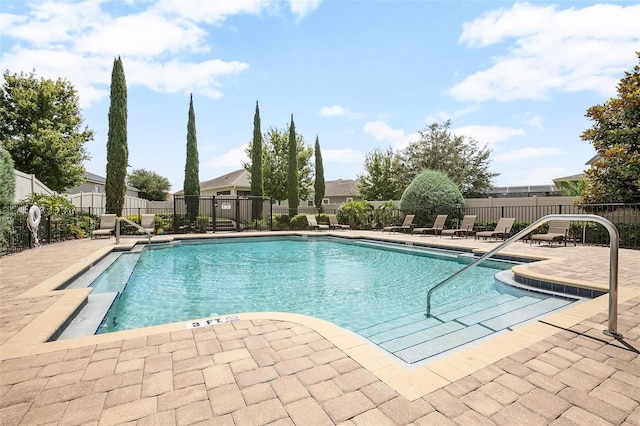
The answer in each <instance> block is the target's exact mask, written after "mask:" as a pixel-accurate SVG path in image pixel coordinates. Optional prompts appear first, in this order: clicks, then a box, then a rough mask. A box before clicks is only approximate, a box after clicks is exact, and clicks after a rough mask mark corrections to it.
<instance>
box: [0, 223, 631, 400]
mask: <svg viewBox="0 0 640 426" xmlns="http://www.w3.org/2000/svg"><path fill="white" fill-rule="evenodd" d="M236 235H237V234H236ZM279 235H285V236H292V235H303V236H305V235H306V236H309V235H323V236H326V235H331V236H340V237H343V238H344V237H345V236H342V235H339V234H338V235H335V234H331V233H324V234H318V233H300V232H298V233H291V232H282V233H269V234H268V236H279ZM256 236H258V235H251V234H244V235H242V236H241V237H256ZM229 237H231V238H234V237H235V238H237V237H238V236H230V235H216V236H211V237H208V238H229ZM155 238H156V239H155V240H154V241H152V243H157V242H166V241H169V239H168V238H166V237H155ZM347 238H350V239H357V238H358V237H355V236H349V237H347ZM175 239H177V240H193V239H196V238H195V237H192V238H175ZM175 239H174V238H171V240H175ZM198 239H201V238H198ZM375 239H376V240H379V241H387V242H388V240H386V239H384V238H383V239H379V238H375ZM141 242H142V241H140V240H135V239H127V240H124V241H121V243H120V244H118V245H114V246H111V247H104V248H102V249H100V250H97V251H96V252H94V253H91V254H90V255H88V256H87V257H85V258H83V259H82V260H81V261H79V262H77V263H76V264H74V265H72V266H70V267H68V268H66V269H65V270H63V271H61V272H60V273H58V274H55V275H54V276H52V277H50V278H48V279H46V280H45V281H43V282H41V283H40V284H38V285H36V286H34V287H32V288H31V289H29V290H27V291H26V292H24V293H23V294H21V295H20V296H19V297H21V298H22V297H41V296H48V295H59V296H60V297H59V298H58V300H57V301H56V302H55V303H54V304H53V305H51V306H50V307H49V308H48V309H46V310H45V311H44V312H43V313H42V314H41V315H39V316H38V317H36V318H35V319H34V320H33V321H32V322H31V323H29V324H28V325H27V326H25V327H24V328H23V329H22V330H21V331H20V332H18V333H17V334H16V335H14V336H12V337H11V338H10V339H9V340H7V341H6V342H5V344H3V345H2V347H0V359H2V360H6V359H12V358H18V357H22V356H28V355H34V354H41V353H48V352H53V351H57V350H63V349H71V348H76V347H81V346H87V345H93V344H98V343H104V342H113V341H117V340H123V339H128V338H133V337H142V336H149V335H154V334H158V333H165V332H171V331H179V330H185V329H186V328H187V326H186V324H187V323H190V322H191V321H181V322H176V323H170V324H163V325H159V326H151V327H145V328H140V329H134V330H127V331H119V332H113V333H107V334H100V335H93V336H86V337H81V338H76V339H69V340H60V341H52V342H48V341H47V340H48V339H49V338H50V337H51V336H53V335H54V334H55V333H56V332H57V330H58V329H60V328H61V327H63V326H64V325H65V323H66V322H68V321H69V320H70V318H72V316H73V314H74V313H75V312H77V311H78V310H79V309H81V308H82V306H83V305H84V304H85V303H86V302H87V298H88V295H89V294H90V292H91V289H90V288H79V289H61V288H62V287H64V286H65V285H66V284H67V283H68V282H70V281H71V280H73V279H74V278H75V277H77V276H79V275H80V274H82V273H84V272H85V271H86V270H88V269H89V268H90V267H91V266H92V265H94V264H95V263H97V262H99V261H100V260H101V259H102V258H103V257H105V256H107V255H108V254H109V253H111V252H112V251H126V250H130V249H131V248H133V247H134V246H135V245H136V244H138V243H141ZM392 242H394V241H392ZM395 242H397V241H395ZM414 245H417V244H414ZM420 245H423V244H420ZM472 251H474V252H475V251H479V252H480V251H481V250H472ZM520 256H521V255H520ZM542 261H544V262H547V261H549V262H557V261H562V258H555V257H547V258H544V260H542ZM518 266H524V265H517V266H515V267H514V268H512V270H513V269H515V268H517V267H518ZM520 273H521V274H522V275H523V276H528V277H529V278H530V279H550V278H553V277H550V276H549V275H545V274H540V273H536V272H534V271H528V270H526V268H523V270H522V271H520ZM553 280H554V281H558V282H562V283H566V284H571V285H576V284H581V285H584V286H585V287H586V288H594V287H597V288H598V289H599V287H598V286H594V285H593V283H587V282H583V281H579V280H564V281H563V280H561V279H555V278H553ZM639 294H640V289H636V288H629V287H622V288H620V289H619V295H618V297H619V300H618V302H619V303H622V302H624V301H626V300H629V299H631V298H633V297H635V296H637V295H639ZM608 303H609V300H608V297H607V295H603V296H599V297H597V298H595V299H592V300H588V301H584V302H582V303H580V304H578V305H576V306H572V307H570V308H567V309H565V310H562V311H560V312H557V313H552V314H550V315H547V316H545V317H542V318H541V319H539V320H536V321H534V322H530V323H527V324H524V325H522V326H519V327H517V328H515V329H514V330H512V331H508V332H504V333H501V334H498V335H494V336H492V337H490V338H488V339H486V340H483V341H480V342H478V343H476V344H474V345H472V346H469V347H465V348H462V349H460V350H458V351H456V352H454V353H451V354H447V356H446V357H435V358H434V359H433V360H432V361H430V360H428V361H426V362H425V363H421V364H420V365H419V366H407V365H406V364H404V363H402V362H401V361H399V360H397V359H396V358H395V357H393V356H392V355H390V354H388V353H387V352H385V351H384V350H382V349H380V348H378V347H376V346H375V345H373V344H372V343H370V342H368V341H366V339H364V338H363V337H361V336H359V335H357V334H356V333H354V332H351V331H349V330H346V329H343V328H341V327H339V326H337V325H335V324H333V323H330V322H328V321H325V320H322V319H319V318H315V317H311V316H306V315H301V314H291V313H281V312H258V313H255V312H251V313H240V314H237V315H239V317H240V319H241V320H258V319H269V320H276V321H288V322H294V323H297V324H301V325H305V326H307V327H309V328H311V329H313V330H315V331H316V332H318V333H319V334H320V335H322V336H323V337H324V338H326V339H327V340H328V341H330V342H331V343H332V344H334V345H335V346H336V347H337V348H339V349H341V350H342V351H344V352H345V353H346V354H347V355H349V356H350V357H351V358H353V359H354V360H355V361H356V362H358V363H359V364H361V365H362V366H363V367H364V368H366V369H368V370H369V371H370V372H372V373H373V374H374V375H375V376H376V377H378V378H379V379H380V380H382V381H383V382H385V383H387V384H388V385H390V386H391V387H392V388H394V389H395V390H396V391H397V392H398V393H400V394H401V395H403V396H405V397H406V398H407V399H409V400H411V401H412V400H415V399H418V398H421V397H422V396H424V395H426V394H428V393H430V392H433V391H435V390H437V389H440V388H442V387H444V386H446V385H448V384H449V383H452V382H454V381H456V380H458V379H461V378H463V377H465V376H467V375H469V374H472V373H474V372H476V371H478V370H480V369H481V368H483V367H486V366H488V365H490V364H493V363H495V362H497V361H499V360H500V359H502V358H504V357H506V356H509V355H511V354H513V353H515V352H517V351H518V350H520V349H524V348H526V347H528V346H530V345H532V344H535V343H537V342H539V341H541V340H543V339H545V338H547V337H549V336H551V335H553V334H555V333H557V332H559V331H561V330H562V329H565V328H568V327H571V326H573V325H576V324H578V323H580V322H581V321H584V320H586V319H588V318H589V317H591V316H593V315H596V314H598V313H599V312H601V311H603V310H606V309H607V307H608ZM205 319H206V318H203V319H200V320H201V321H202V320H205ZM211 326H212V327H215V325H211Z"/></svg>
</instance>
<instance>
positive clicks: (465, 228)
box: [440, 214, 477, 238]
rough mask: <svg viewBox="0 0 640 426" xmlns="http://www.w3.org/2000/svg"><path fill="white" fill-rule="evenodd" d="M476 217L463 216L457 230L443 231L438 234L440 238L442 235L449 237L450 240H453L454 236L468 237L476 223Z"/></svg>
mask: <svg viewBox="0 0 640 426" xmlns="http://www.w3.org/2000/svg"><path fill="white" fill-rule="evenodd" d="M476 217H477V216H476V215H470V214H466V215H464V217H463V218H462V222H460V227H458V229H444V230H443V231H442V232H441V233H440V236H441V237H442V236H443V235H451V238H453V236H454V235H458V236H462V235H464V237H465V238H467V237H468V236H469V233H470V232H471V231H473V225H474V224H475V223H476Z"/></svg>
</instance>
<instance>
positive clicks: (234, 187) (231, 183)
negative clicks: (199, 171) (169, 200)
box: [175, 169, 251, 197]
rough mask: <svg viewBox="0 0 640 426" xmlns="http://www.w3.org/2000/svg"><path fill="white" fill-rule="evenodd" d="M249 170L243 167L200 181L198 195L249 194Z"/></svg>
mask: <svg viewBox="0 0 640 426" xmlns="http://www.w3.org/2000/svg"><path fill="white" fill-rule="evenodd" d="M249 176H250V175H249V172H248V171H246V170H245V169H240V170H236V171H233V172H231V173H227V174H226V175H222V176H220V177H217V178H214V179H211V180H208V181H205V182H200V195H201V196H203V197H204V196H209V197H210V196H213V195H240V196H249V195H251V180H250V178H249ZM182 194H184V190H182V189H181V190H180V191H178V192H176V193H175V195H182Z"/></svg>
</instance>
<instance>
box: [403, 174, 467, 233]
mask: <svg viewBox="0 0 640 426" xmlns="http://www.w3.org/2000/svg"><path fill="white" fill-rule="evenodd" d="M461 207H464V198H463V197H462V194H461V193H460V190H459V189H458V186H457V185H456V184H455V183H454V182H453V181H452V180H451V179H450V178H449V177H448V176H447V175H446V174H444V173H442V172H439V171H435V170H424V171H423V172H422V173H420V174H419V175H418V176H416V177H415V178H414V179H413V181H412V182H411V183H410V184H409V186H408V187H407V189H406V190H405V191H404V194H402V198H401V199H400V210H402V212H403V213H405V214H414V215H416V217H415V219H414V223H425V224H427V223H430V222H432V221H433V218H434V217H435V216H436V214H438V212H442V211H447V210H449V209H457V208H461Z"/></svg>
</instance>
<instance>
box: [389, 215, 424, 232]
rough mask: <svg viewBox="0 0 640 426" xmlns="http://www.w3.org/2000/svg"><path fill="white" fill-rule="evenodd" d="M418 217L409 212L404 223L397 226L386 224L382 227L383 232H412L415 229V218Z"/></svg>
mask: <svg viewBox="0 0 640 426" xmlns="http://www.w3.org/2000/svg"><path fill="white" fill-rule="evenodd" d="M414 217H416V215H414V214H408V215H406V216H405V217H404V221H403V222H402V225H395V226H385V227H384V228H382V232H385V231H387V232H411V230H412V229H413V218H414Z"/></svg>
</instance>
